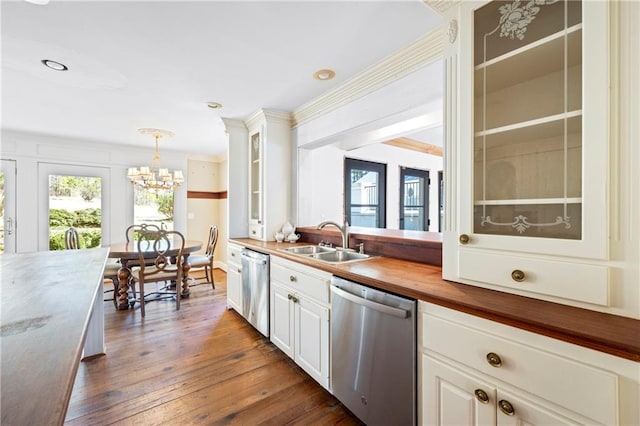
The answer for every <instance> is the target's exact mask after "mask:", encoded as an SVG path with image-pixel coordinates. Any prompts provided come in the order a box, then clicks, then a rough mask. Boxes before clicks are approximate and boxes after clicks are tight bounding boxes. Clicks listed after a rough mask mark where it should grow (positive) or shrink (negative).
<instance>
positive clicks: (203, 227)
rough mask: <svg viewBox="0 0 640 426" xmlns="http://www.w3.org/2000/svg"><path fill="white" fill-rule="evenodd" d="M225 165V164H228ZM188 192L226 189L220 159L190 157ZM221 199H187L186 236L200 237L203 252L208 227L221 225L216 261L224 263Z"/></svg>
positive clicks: (223, 223) (201, 251)
mask: <svg viewBox="0 0 640 426" xmlns="http://www.w3.org/2000/svg"><path fill="white" fill-rule="evenodd" d="M225 164H226V163H225ZM187 166H188V175H189V178H188V185H187V189H188V190H189V191H196V192H221V191H224V190H225V189H226V188H225V187H224V186H223V184H225V183H226V176H225V175H226V168H225V167H226V166H224V165H221V163H220V162H215V161H203V160H194V159H189V160H187ZM222 201H223V200H221V199H210V198H189V199H187V238H188V239H190V240H200V241H202V243H203V246H202V249H201V250H200V253H204V250H205V249H206V245H205V244H206V243H207V239H208V236H209V228H211V226H212V225H216V226H218V244H217V246H216V251H215V253H214V259H215V262H222V261H224V259H225V257H226V237H225V238H224V240H223V238H222V237H223V235H226V231H224V232H223V229H226V221H225V220H223V217H222V215H221V205H222Z"/></svg>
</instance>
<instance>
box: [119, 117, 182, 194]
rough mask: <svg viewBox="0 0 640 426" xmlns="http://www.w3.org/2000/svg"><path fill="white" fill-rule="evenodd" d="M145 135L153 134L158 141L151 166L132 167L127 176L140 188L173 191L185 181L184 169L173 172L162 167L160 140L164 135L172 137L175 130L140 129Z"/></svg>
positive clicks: (159, 191) (158, 191)
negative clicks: (159, 150) (159, 148)
mask: <svg viewBox="0 0 640 426" xmlns="http://www.w3.org/2000/svg"><path fill="white" fill-rule="evenodd" d="M138 131H139V132H140V133H142V134H143V135H152V136H153V137H154V138H155V141H156V148H155V153H154V155H153V160H151V166H141V167H130V168H129V171H128V172H127V177H128V178H129V180H130V181H131V184H132V185H133V186H134V187H136V188H139V189H143V190H147V191H151V192H155V193H162V192H171V191H173V190H175V189H176V188H178V187H179V186H180V185H181V184H182V182H184V176H183V175H182V170H175V171H174V172H173V173H171V172H169V170H168V169H166V168H163V167H161V163H160V154H159V153H158V140H159V139H160V138H163V137H172V136H173V132H170V131H168V130H161V129H149V128H143V129H138Z"/></svg>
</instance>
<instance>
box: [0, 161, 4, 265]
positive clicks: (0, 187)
mask: <svg viewBox="0 0 640 426" xmlns="http://www.w3.org/2000/svg"><path fill="white" fill-rule="evenodd" d="M0 253H4V173H3V172H2V171H1V170H0Z"/></svg>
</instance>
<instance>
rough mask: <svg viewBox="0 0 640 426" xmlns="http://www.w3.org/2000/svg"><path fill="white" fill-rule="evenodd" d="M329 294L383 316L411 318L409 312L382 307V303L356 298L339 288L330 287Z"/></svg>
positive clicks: (391, 307)
mask: <svg viewBox="0 0 640 426" xmlns="http://www.w3.org/2000/svg"><path fill="white" fill-rule="evenodd" d="M331 292H332V293H335V294H336V295H338V296H340V297H342V298H344V299H347V300H349V301H351V302H353V303H356V304H358V305H362V306H366V307H367V308H371V309H374V310H376V311H379V312H382V313H385V314H389V315H393V316H394V317H398V318H409V317H410V316H411V311H407V310H406V309H400V308H394V307H393V306H387V305H383V304H382V303H378V302H373V301H371V300H368V299H363V298H362V297H358V296H356V295H355V294H351V293H349V292H346V291H344V290H342V289H341V288H340V287H336V286H333V285H332V286H331Z"/></svg>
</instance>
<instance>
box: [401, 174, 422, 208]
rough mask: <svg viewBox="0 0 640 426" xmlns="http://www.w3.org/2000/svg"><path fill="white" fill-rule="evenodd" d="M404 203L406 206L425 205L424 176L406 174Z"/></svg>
mask: <svg viewBox="0 0 640 426" xmlns="http://www.w3.org/2000/svg"><path fill="white" fill-rule="evenodd" d="M404 204H405V206H423V205H424V178H421V177H418V176H411V175H405V177H404Z"/></svg>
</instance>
